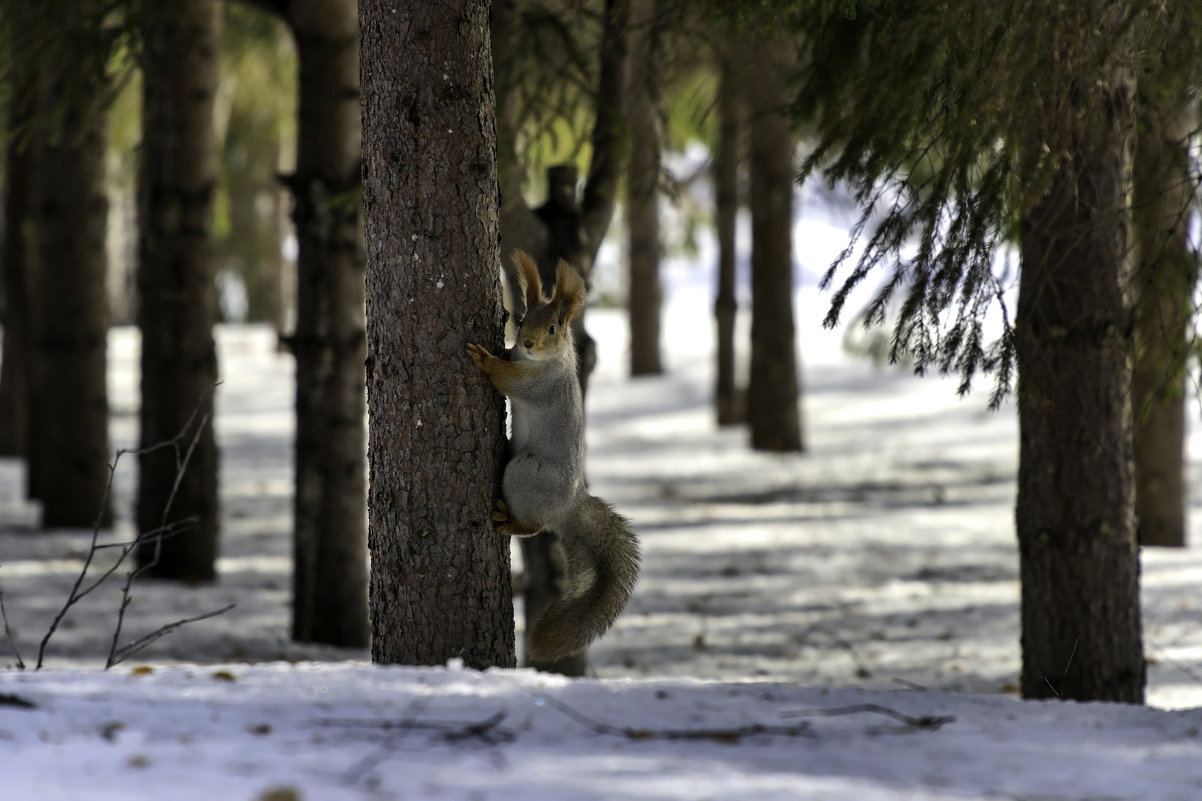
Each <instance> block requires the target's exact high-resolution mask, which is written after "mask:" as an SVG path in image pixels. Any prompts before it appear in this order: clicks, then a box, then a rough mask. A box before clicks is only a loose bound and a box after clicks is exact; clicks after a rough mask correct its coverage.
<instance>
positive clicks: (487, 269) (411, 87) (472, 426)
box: [359, 0, 515, 668]
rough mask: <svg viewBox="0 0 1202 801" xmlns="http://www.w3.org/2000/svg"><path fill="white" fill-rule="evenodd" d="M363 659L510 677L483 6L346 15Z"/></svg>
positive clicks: (494, 193)
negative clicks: (357, 83) (354, 130)
mask: <svg viewBox="0 0 1202 801" xmlns="http://www.w3.org/2000/svg"><path fill="white" fill-rule="evenodd" d="M359 22H360V31H361V39H360V43H361V54H362V69H361V82H362V93H363V157H364V164H363V179H364V187H363V190H364V197H363V199H364V218H365V224H366V235H365V242H366V257H367V343H368V344H367V349H368V357H367V399H368V416H369V424H370V425H369V435H368V453H369V466H370V474H371V487H370V491H369V504H368V505H369V522H368V542H369V547H370V550H371V593H370V598H371V602H370V603H371V621H372V658H373V659H374V660H375V661H376V662H385V663H406V664H441V663H444V662H446V661H447V660H448V659H452V658H459V659H462V660H463V662H464V664H466V665H468V666H471V667H479V668H483V667H488V666H492V665H498V666H512V665H513V664H514V662H515V658H514V627H513V605H512V599H511V595H510V578H509V541H508V539H507V538H505V537H503V536H501V535H498V534H497V533H495V532H494V531H493V529H492V525H491V520H490V514H491V511H492V506H493V501H494V499H495V498H496V497H497V492H498V482H499V479H500V467H501V464H502V458H503V453H504V427H503V414H504V405H503V401H502V399H501V397H500V396H499V395H497V394H496V393H495V392H494V390H493V388H492V386H491V385H490V384H489V381H488V379H487V378H486V377H484V375H483V374H481V373H480V372H479V371H477V370H475V369H473V366H472V363H471V361H470V359H469V358H468V356H467V354H466V352H465V348H466V345H467V343H468V342H472V341H474V342H480V343H482V344H484V345H486V346H488V347H489V348H490V349H499V348H500V347H501V345H502V343H501V311H502V307H501V293H500V285H499V281H498V275H499V269H500V264H499V253H498V247H497V230H498V229H497V213H498V189H497V172H496V162H495V155H494V153H495V129H494V104H493V94H492V83H491V80H492V58H491V54H490V49H489V41H488V4H487V3H486V2H476V1H474V0H459V2H450V3H440V4H426V3H405V4H395V3H391V2H384V1H383V0H362V1H361V2H360V4H359Z"/></svg>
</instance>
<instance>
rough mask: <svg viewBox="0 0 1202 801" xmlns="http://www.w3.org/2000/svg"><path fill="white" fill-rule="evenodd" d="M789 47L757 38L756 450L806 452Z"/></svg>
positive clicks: (752, 96)
mask: <svg viewBox="0 0 1202 801" xmlns="http://www.w3.org/2000/svg"><path fill="white" fill-rule="evenodd" d="M783 45H784V43H783V42H779V41H771V42H770V41H765V40H764V39H763V37H755V38H753V43H752V54H753V55H752V59H753V63H754V64H755V68H756V72H755V79H754V80H753V81H749V82H748V84H747V90H748V98H749V101H750V103H751V110H750V115H751V117H750V119H749V120H748V128H749V135H748V140H749V142H748V147H749V148H750V158H749V163H750V172H751V193H750V194H751V198H750V200H751V248H752V252H751V365H750V373H749V376H748V386H747V419H748V422H749V423H750V424H751V447H752V448H753V449H755V450H761V451H801V450H803V449H804V443H803V441H802V430H801V412H800V408H799V406H800V400H801V399H800V388H799V381H798V363H797V351H796V330H795V327H794V322H793V251H792V232H793V176H794V175H796V169H795V166H794V163H793V147H794V139H793V133H792V130H791V129H790V126H789V121H788V119H787V118H786V117H785V115H784V110H785V108H787V105H788V102H789V99H790V90H789V87H788V85H787V83H786V74H787V73H786V68H787V67H786V65H787V64H788V61H787V60H786V58H785V53H786V52H788V51H787V48H785V47H784V46H783Z"/></svg>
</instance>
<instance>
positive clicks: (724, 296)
mask: <svg viewBox="0 0 1202 801" xmlns="http://www.w3.org/2000/svg"><path fill="white" fill-rule="evenodd" d="M739 61H740V58H739V54H738V53H737V52H734V51H732V49H731V48H726V49H725V52H724V53H723V54H722V57H721V62H722V64H721V70H722V72H721V76H720V78H719V84H718V149H717V151H716V152H715V153H714V163H713V170H714V178H713V180H714V205H715V209H714V217H715V221H714V227H715V229H716V232H717V237H718V289H717V298H716V300H715V301H714V318H715V322H716V323H717V340H718V341H717V362H718V363H717V366H716V378H715V385H714V405H715V407H716V411H717V416H718V425H720V426H729V425H736V424H739V423H744V422H746V421H747V415H746V408H745V407H744V403H743V398H742V396H741V394H740V393H739V391H738V385H737V383H736V377H735V318H736V315H737V312H738V301H737V299H736V296H735V286H736V281H735V263H736V260H735V256H736V236H735V229H736V224H737V221H738V215H739V152H740V140H739V131H740V128H741V125H740V121H741V114H742V105H741V99H740V94H741V92H742V87H741V85H740V78H739V76H738V75H737V73H736V70H737V69H738V67H737V65H738V63H739Z"/></svg>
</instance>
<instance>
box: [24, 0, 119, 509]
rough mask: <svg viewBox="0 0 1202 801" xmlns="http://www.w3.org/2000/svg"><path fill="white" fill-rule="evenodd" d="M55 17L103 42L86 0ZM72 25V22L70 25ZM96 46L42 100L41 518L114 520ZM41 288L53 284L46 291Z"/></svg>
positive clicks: (36, 437) (35, 333)
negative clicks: (47, 117)
mask: <svg viewBox="0 0 1202 801" xmlns="http://www.w3.org/2000/svg"><path fill="white" fill-rule="evenodd" d="M65 11H66V13H65V16H63V17H60V18H57V19H55V20H54V24H55V25H56V26H58V30H59V31H61V32H62V33H60V34H56V35H62V36H69V35H78V36H80V37H81V39H80V41H86V42H96V37H95V36H94V35H93V34H92V33H91V31H92V28H91V27H90V23H91V21H92V20H91V16H92V14H93V13H94V12H95V11H96V8H95V6H94V5H93V4H91V3H81V4H79V5H78V6H76V7H72V8H71V9H69V10H65ZM68 32H69V33H68ZM105 50H107V48H102V47H100V46H97V47H96V48H95V50H94V51H88V52H86V53H85V52H83V51H81V52H80V53H79V56H80V58H79V59H78V60H77V61H74V62H70V63H62V64H56V65H53V67H51V68H50V69H48V70H47V73H48V74H46V75H44V76H43V77H44V80H45V84H44V85H45V86H46V87H47V88H48V89H47V94H46V95H45V99H44V102H45V103H46V107H47V108H51V109H53V110H54V117H55V119H57V120H59V122H60V123H61V126H60V127H57V128H56V130H55V131H53V132H46V131H45V130H44V129H43V130H42V132H41V133H40V135H41V136H43V137H44V139H43V140H42V141H43V144H42V149H41V152H40V157H39V159H38V160H37V174H36V176H35V177H34V189H33V191H34V195H35V203H34V209H35V211H34V214H35V228H36V231H37V234H36V238H37V246H36V249H37V252H36V254H35V256H34V259H35V261H36V265H35V266H34V268H33V269H32V270H31V271H30V274H29V277H30V278H31V280H33V282H34V285H33V286H32V292H33V295H32V296H33V298H34V300H35V301H36V302H37V304H38V306H37V308H35V309H34V310H33V315H32V317H33V319H34V327H33V329H32V331H31V337H32V342H33V349H32V350H31V352H30V357H31V359H32V360H33V362H34V370H33V377H32V380H31V384H30V395H29V401H30V408H36V409H37V413H36V414H35V415H34V419H33V424H34V429H33V430H32V431H31V433H30V437H31V439H30V447H31V455H30V467H31V474H30V486H31V489H32V491H33V493H34V494H35V495H36V497H38V498H40V499H41V501H42V525H43V527H46V528H55V527H91V526H93V525H94V524H95V523H96V522H97V521H98V520H99V521H100V522H101V525H104V526H107V525H109V524H110V522H111V520H112V508H111V503H107V502H104V501H103V500H102V499H103V498H104V497H105V486H106V485H107V483H108V477H109V470H108V461H109V441H108V389H107V386H106V380H107V375H106V367H107V365H106V361H107V335H108V323H109V313H108V294H107V292H106V291H105V278H106V275H107V267H108V264H107V258H106V255H105V235H106V230H105V228H106V223H107V219H108V200H107V199H106V197H105V193H104V155H105V141H106V136H105V127H106V115H105V114H104V113H103V111H101V109H100V108H99V107H98V104H97V102H96V100H97V98H98V97H101V96H103V93H104V91H105V86H104V81H105V76H104V72H103V69H102V68H100V67H99V66H98V65H102V64H104V61H105V59H106V58H107V56H106V53H105V52H102V51H105ZM42 289H45V291H42Z"/></svg>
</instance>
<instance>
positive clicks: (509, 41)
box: [491, 0, 631, 676]
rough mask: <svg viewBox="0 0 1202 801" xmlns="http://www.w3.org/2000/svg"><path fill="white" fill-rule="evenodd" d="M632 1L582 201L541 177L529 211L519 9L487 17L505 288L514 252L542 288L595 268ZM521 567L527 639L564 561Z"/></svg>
mask: <svg viewBox="0 0 1202 801" xmlns="http://www.w3.org/2000/svg"><path fill="white" fill-rule="evenodd" d="M630 15H631V3H630V0H606V3H605V16H604V20H603V26H602V36H601V49H600V54H599V60H600V64H599V71H598V79H597V99H596V117H595V120H594V123H593V130H592V139H591V144H592V160H591V161H590V162H589V173H588V177H587V179H586V181H585V186H584V192H583V196H582V197H578V194H577V188H576V184H577V179H578V172H577V170H576V167H575V166H573V165H558V166H554V167H551V168H549V169H548V170H547V201H546V203H544V204H543V205H542V206H540V207H539V208H537V209H534V210H531V209H530V208H529V206H527V205H526V203H525V200H524V199H523V197H522V193H521V185H522V181H521V178H522V175H521V170H520V168H519V162H518V159H517V156H516V153H517V131H518V128H519V126H520V120H519V119H517V116H516V112H517V109H516V105H515V103H514V102H513V101H512V98H513V96H514V94H515V92H516V89H517V85H518V83H519V81H520V76H518V75H516V74H515V71H514V69H513V64H514V60H515V57H516V48H519V47H521V46H522V43H521V35H522V33H521V26H520V20H519V18H518V17H519V14H518V7H517V3H516V2H514V1H513V0H499V1H498V2H497V3H496V4H495V5H494V6H493V10H492V26H491V33H492V37H493V42H494V46H495V49H496V51H497V57H496V65H497V69H496V83H497V92H498V94H497V97H498V116H497V151H498V153H499V155H498V170H499V174H500V179H501V190H502V192H501V197H502V215H501V226H502V227H501V231H502V239H501V241H502V253H503V258H502V264H503V266H504V268H505V269H506V271H507V276H508V280H509V284H510V286H511V287H512V286H516V278H515V277H514V276H513V273H512V270H511V265H510V255H511V254H512V252H513V250H514V249H516V248H520V249H523V250H526V251H527V252H529V253H530V254H531V255H532V256H534V257H535V258H536V260H537V261H538V264H539V271H540V274H541V277H542V281H543V285H544V286H547V287H549V286H553V285H554V283H555V265H556V264H557V263H558V262H559V260H560V259H564V260H566V261H567V262H568V263H569V264H571V265H572V266H573V267H574V268H576V270H577V271H579V272H580V274H581V275H583V276H584V278H585V281H586V283H587V282H588V281H589V280H590V277H591V276H592V269H593V261H594V259H595V258H596V256H597V249H598V248H599V247H600V246H601V240H602V238H603V237H604V236H605V232H606V231H607V230H608V229H609V224H610V222H611V220H612V218H613V212H614V206H615V200H616V197H617V191H618V179H619V178H620V177H621V172H622V153H621V144H622V140H623V128H624V125H625V122H624V117H625V109H626V105H625V104H626V88H627V87H626V83H627V81H626V73H627V63H626V62H627V38H628V35H629V27H630ZM511 294H512V295H513V297H512V305H513V308H514V311H515V315H516V316H521V315H522V314H523V313H524V312H525V305H524V300H523V298H522V297H521V293H520V292H515V293H511ZM584 320H585V315H584V314H581V315H579V316H577V317H576V318H575V319H574V320H572V331H573V336H574V337H575V343H576V355H577V367H578V376H579V378H580V386H581V388H582V390H584V391H586V392H587V389H588V376H589V374H590V373H591V372H592V370H593V367H594V365H595V364H596V361H597V353H596V342H595V341H594V340H593V338H592V337H591V336H589V334H588V332H587V331H586V330H585V328H584ZM521 548H522V563H523V565H524V567H525V586H524V589H523V596H524V597H523V601H524V603H523V606H524V614H525V619H526V631H529V630H530V624H531V623H532V622H533V621H534V620H535V619H537V618H538V616H539V614H541V613H542V610H543V609H544V608H546V606H547V605H548V604H549V603H551V602H552V601H554V600H556V599H557V598H559V597H560V596H561V595H562V594H563V590H562V583H563V579H564V574H563V554H562V550H561V549H560V548H559V547H558V544H557V542H556V540H555V537H554V535H553V533H552V532H543V533H541V534H539V535H538V536H536V537H525V538H523V539H522V542H521ZM531 664H532V666H533V667H536V668H538V669H540V670H546V671H550V672H554V673H561V674H563V675H566V676H582V675H584V674H585V672H587V670H588V652H587V651H581V652H579V653H576V654H571V655H569V656H567V657H565V658H563V659H561V660H559V661H558V662H555V663H550V664H547V663H531Z"/></svg>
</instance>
